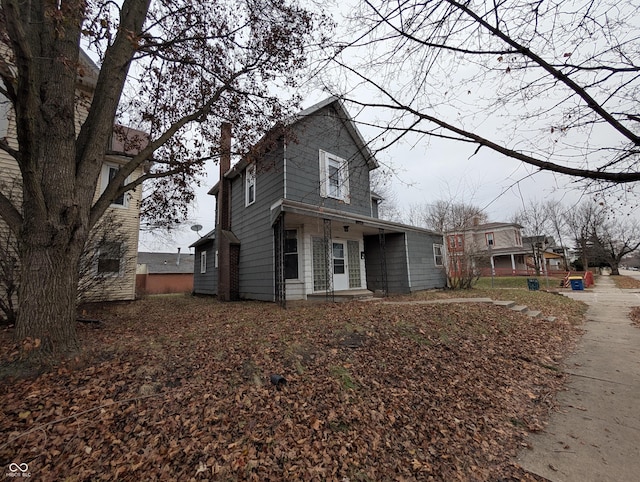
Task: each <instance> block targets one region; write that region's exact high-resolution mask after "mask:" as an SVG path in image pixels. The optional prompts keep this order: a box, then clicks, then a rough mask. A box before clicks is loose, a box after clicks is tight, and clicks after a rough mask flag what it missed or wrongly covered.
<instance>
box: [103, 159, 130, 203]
mask: <svg viewBox="0 0 640 482" xmlns="http://www.w3.org/2000/svg"><path fill="white" fill-rule="evenodd" d="M119 170H120V166H117V165H115V164H104V165H103V166H102V182H101V185H102V189H101V191H102V192H104V190H105V189H107V186H108V185H109V183H110V182H111V181H112V180H113V178H114V177H116V175H117V174H118V171H119ZM124 182H127V180H126V179H125V181H124ZM123 184H124V183H123ZM123 184H121V186H122V185H123ZM127 200H128V196H125V195H124V193H122V194H120V196H118V197H117V198H116V199H114V200H113V201H111V205H112V206H121V207H124V208H126V207H128V202H127Z"/></svg>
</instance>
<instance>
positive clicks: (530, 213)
mask: <svg viewBox="0 0 640 482" xmlns="http://www.w3.org/2000/svg"><path fill="white" fill-rule="evenodd" d="M550 215H551V213H550V211H549V210H548V209H547V206H546V204H545V203H543V202H540V201H533V202H528V203H527V205H526V206H525V207H523V208H522V209H521V210H520V211H518V212H517V213H515V215H514V216H513V219H512V222H514V223H518V224H520V225H521V226H522V227H523V230H524V233H523V234H524V235H525V237H526V240H525V239H523V240H522V242H523V244H525V245H526V246H525V247H526V248H528V249H529V250H530V253H531V259H532V260H533V263H534V269H535V270H536V275H539V274H540V272H541V271H542V269H543V267H544V262H545V261H544V251H545V250H546V249H547V247H548V242H547V233H548V232H550V229H551V218H550Z"/></svg>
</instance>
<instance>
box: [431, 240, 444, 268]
mask: <svg viewBox="0 0 640 482" xmlns="http://www.w3.org/2000/svg"><path fill="white" fill-rule="evenodd" d="M433 261H434V262H435V265H436V266H444V261H443V255H442V245H441V244H434V245H433Z"/></svg>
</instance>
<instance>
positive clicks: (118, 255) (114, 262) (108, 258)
mask: <svg viewBox="0 0 640 482" xmlns="http://www.w3.org/2000/svg"><path fill="white" fill-rule="evenodd" d="M123 257H124V244H123V243H120V242H106V243H103V244H102V245H101V246H100V247H99V248H98V252H97V266H96V272H97V273H98V275H101V276H122V261H123Z"/></svg>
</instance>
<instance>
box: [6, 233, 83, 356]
mask: <svg viewBox="0 0 640 482" xmlns="http://www.w3.org/2000/svg"><path fill="white" fill-rule="evenodd" d="M76 243H77V241H76ZM80 252H81V250H80V249H78V248H77V246H69V247H68V248H63V247H58V246H54V247H51V246H44V247H43V246H34V245H30V246H23V249H22V252H21V260H20V261H21V283H20V288H19V291H18V299H19V300H20V309H19V311H18V319H17V322H16V329H15V337H16V339H17V341H18V342H22V341H23V340H25V339H26V338H30V339H31V343H29V344H28V345H27V347H29V346H34V345H36V346H37V348H35V349H34V350H33V351H31V352H30V353H27V354H26V355H27V356H29V357H49V356H58V355H68V354H70V353H73V352H74V351H76V350H77V349H78V340H77V336H76V297H77V287H78V259H79V253H80ZM38 340H39V342H38Z"/></svg>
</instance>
